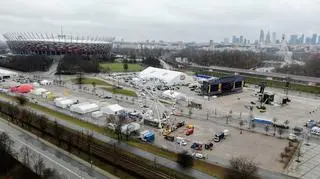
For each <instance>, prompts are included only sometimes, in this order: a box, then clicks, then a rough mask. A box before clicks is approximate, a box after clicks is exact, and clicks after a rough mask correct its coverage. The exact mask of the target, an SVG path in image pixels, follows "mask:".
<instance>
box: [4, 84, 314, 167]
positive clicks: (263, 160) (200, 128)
mask: <svg viewBox="0 0 320 179" xmlns="http://www.w3.org/2000/svg"><path fill="white" fill-rule="evenodd" d="M9 85H11V83H10V81H8V83H7V86H9ZM88 87H90V85H88ZM43 88H45V89H48V90H49V91H52V92H54V93H55V94H56V95H57V96H65V97H70V98H76V99H79V101H80V102H94V103H97V104H100V105H102V104H115V103H119V104H120V105H122V106H123V107H126V108H128V109H136V110H141V107H140V106H139V105H138V102H137V101H138V99H137V101H136V102H135V103H131V102H130V100H128V101H126V100H124V99H122V100H116V99H115V98H112V99H103V98H101V97H99V96H96V95H92V94H91V93H90V92H86V93H84V92H79V90H78V86H77V85H73V86H72V85H66V87H58V86H54V85H51V86H43ZM256 90H257V89H255V88H254V87H252V86H250V87H248V88H244V90H243V92H242V93H237V94H231V95H227V96H221V97H217V98H211V99H210V100H208V99H204V97H202V96H197V95H196V94H195V92H193V91H190V90H189V89H188V88H187V87H180V89H179V90H178V91H180V92H182V93H184V94H186V95H187V96H188V97H191V98H193V99H194V100H195V101H196V102H199V103H201V104H202V106H203V109H202V110H198V109H193V110H192V115H191V116H190V118H188V117H177V116H171V119H170V120H171V121H173V122H177V121H181V120H183V121H186V123H187V124H193V125H194V127H195V132H194V134H192V135H190V136H185V133H184V132H185V128H180V129H179V130H177V131H175V132H173V133H172V135H174V136H175V137H178V136H179V137H184V138H185V139H186V140H187V141H188V145H187V146H180V145H178V144H177V143H176V142H170V141H168V140H165V139H164V138H163V136H162V135H161V131H160V130H159V129H155V128H152V127H149V126H144V125H142V129H141V130H144V129H152V130H154V131H155V133H156V136H157V137H156V139H155V142H154V143H155V144H156V145H158V146H160V147H163V148H167V149H170V150H173V151H177V152H178V151H182V150H188V151H190V153H192V152H193V151H192V150H191V149H190V146H191V144H192V143H193V142H200V143H205V142H207V141H209V140H212V138H213V135H214V134H215V133H216V132H218V131H222V130H224V129H228V130H229V131H230V135H229V136H227V137H226V139H225V140H223V141H221V142H220V143H214V142H213V143H214V147H213V150H212V151H207V150H203V151H202V152H203V153H206V154H208V159H207V160H209V161H211V162H218V163H221V164H225V165H226V164H228V160H229V159H230V158H231V157H233V156H247V157H249V158H252V159H253V160H254V161H256V162H257V163H258V164H259V166H260V167H262V168H265V169H269V170H272V171H282V165H283V164H282V163H280V162H279V160H280V156H279V155H280V153H281V152H282V151H283V148H284V147H285V146H286V145H287V143H288V140H285V139H278V138H276V137H271V136H266V135H264V134H260V133H251V132H244V133H243V134H240V131H239V129H237V128H236V127H235V126H234V125H233V126H230V125H227V124H226V123H225V121H224V120H221V119H220V118H221V117H223V116H226V115H228V114H229V111H230V110H232V118H233V119H236V120H237V119H238V120H239V119H243V120H248V119H249V111H248V109H246V108H245V105H248V104H250V102H251V101H256V100H257V97H256V96H255V95H254V94H255V91H256ZM268 90H269V91H270V90H272V91H273V92H275V93H276V95H278V96H280V95H282V93H283V92H282V91H281V90H278V89H268ZM160 93H161V92H160V91H156V94H155V95H159V94H160ZM289 98H290V99H291V100H292V102H290V103H289V104H288V105H285V106H282V107H281V106H278V105H275V106H271V105H267V106H266V107H267V111H266V112H265V113H260V112H259V111H258V110H256V109H255V110H254V111H253V115H254V116H256V117H264V118H266V119H271V120H272V119H273V118H274V117H275V118H277V119H279V120H281V121H285V120H288V121H289V122H290V123H289V125H290V126H296V125H298V126H302V125H303V124H304V123H305V122H306V121H307V120H308V119H310V118H313V117H314V118H315V117H319V112H315V113H313V114H312V115H310V114H309V111H312V110H313V109H315V108H317V107H318V106H319V104H320V103H319V98H318V97H316V96H312V95H304V94H300V93H295V92H293V93H292V94H291V93H289ZM139 100H140V101H146V103H147V105H148V106H150V107H151V106H152V104H153V103H154V102H153V101H152V100H151V99H150V98H147V99H146V100H145V99H144V98H143V97H139ZM161 106H165V107H164V108H163V107H162V108H161V107H160V108H159V110H161V111H160V112H163V110H166V109H167V110H170V109H171V106H170V105H165V104H162V105H161ZM177 108H180V109H183V110H184V112H185V113H187V110H188V108H186V107H179V106H177ZM88 115H89V114H88ZM101 120H103V119H101ZM233 124H238V123H237V122H233ZM261 131H262V132H263V129H262V130H261ZM261 131H260V132H261Z"/></svg>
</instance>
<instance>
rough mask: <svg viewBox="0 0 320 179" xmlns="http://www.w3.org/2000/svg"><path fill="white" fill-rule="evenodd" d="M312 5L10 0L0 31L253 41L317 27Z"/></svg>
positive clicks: (0, 14)
mask: <svg viewBox="0 0 320 179" xmlns="http://www.w3.org/2000/svg"><path fill="white" fill-rule="evenodd" d="M315 4H316V2H315V1H308V2H303V3H301V2H300V1H289V0H280V1H276V0H271V1H253V0H244V1H241V2H240V1H239V2H237V1H231V0H226V1H223V2H222V1H209V0H200V1H197V2H193V1H182V0H177V1H160V0H157V1H152V2H150V1H147V0H140V1H127V0H109V1H100V0H92V1H75V0H68V1H61V0H51V1H40V0H31V1H27V2H24V3H21V2H20V1H18V0H12V1H4V2H2V6H1V7H0V23H1V28H0V33H5V32H19V31H26V32H56V33H58V32H59V31H60V27H61V26H63V28H64V30H65V32H70V33H71V32H72V33H73V34H75V35H76V34H77V33H79V34H84V33H87V34H97V35H99V36H115V37H117V39H121V38H123V39H125V40H128V41H141V40H147V39H150V40H157V41H158V40H164V41H169V40H170V41H197V42H207V41H208V40H209V39H214V40H215V42H221V41H223V40H224V38H225V37H231V36H232V35H234V34H239V35H240V34H241V35H243V36H245V37H247V39H248V40H251V41H254V40H256V39H257V36H258V35H259V31H260V29H265V31H268V29H275V32H276V33H277V34H282V33H286V34H296V33H299V32H303V33H304V34H305V35H311V34H312V33H313V32H320V22H319V21H317V20H316V17H317V8H316V6H315ZM262 7H263V8H262ZM293 19H294V20H293ZM270 33H271V30H270Z"/></svg>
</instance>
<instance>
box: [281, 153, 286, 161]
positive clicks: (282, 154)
mask: <svg viewBox="0 0 320 179" xmlns="http://www.w3.org/2000/svg"><path fill="white" fill-rule="evenodd" d="M280 157H281V162H283V159H284V157H286V154H285V153H283V152H281V153H280Z"/></svg>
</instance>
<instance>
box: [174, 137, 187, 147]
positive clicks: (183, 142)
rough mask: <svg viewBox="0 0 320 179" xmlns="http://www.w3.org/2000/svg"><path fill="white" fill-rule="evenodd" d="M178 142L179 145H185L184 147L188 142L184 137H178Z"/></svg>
mask: <svg viewBox="0 0 320 179" xmlns="http://www.w3.org/2000/svg"><path fill="white" fill-rule="evenodd" d="M176 141H177V143H178V144H179V145H183V146H186V145H187V142H186V141H185V140H184V138H182V137H176Z"/></svg>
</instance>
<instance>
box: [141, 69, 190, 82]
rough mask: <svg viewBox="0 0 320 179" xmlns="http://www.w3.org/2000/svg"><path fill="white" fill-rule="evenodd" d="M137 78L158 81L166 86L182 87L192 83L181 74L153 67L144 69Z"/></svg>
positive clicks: (186, 76)
mask: <svg viewBox="0 0 320 179" xmlns="http://www.w3.org/2000/svg"><path fill="white" fill-rule="evenodd" d="M139 77H140V78H141V79H144V80H150V79H159V80H161V81H163V82H164V83H165V84H166V85H183V84H187V83H190V81H192V77H190V76H188V75H187V74H185V73H183V72H179V71H172V70H166V69H161V68H154V67H148V68H146V69H144V70H143V71H141V72H140V73H139Z"/></svg>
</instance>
